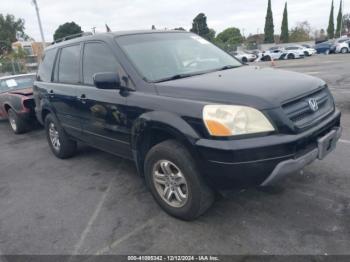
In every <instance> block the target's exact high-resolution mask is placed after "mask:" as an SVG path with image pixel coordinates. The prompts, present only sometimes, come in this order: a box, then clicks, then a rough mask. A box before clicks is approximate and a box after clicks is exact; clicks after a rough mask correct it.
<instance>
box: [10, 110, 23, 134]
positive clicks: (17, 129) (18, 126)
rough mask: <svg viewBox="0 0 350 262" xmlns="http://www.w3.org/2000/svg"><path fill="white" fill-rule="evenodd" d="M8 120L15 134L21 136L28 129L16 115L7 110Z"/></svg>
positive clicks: (12, 111)
mask: <svg viewBox="0 0 350 262" xmlns="http://www.w3.org/2000/svg"><path fill="white" fill-rule="evenodd" d="M7 113H8V120H9V123H10V127H11V129H12V131H13V132H14V133H15V134H17V135H18V134H23V133H24V132H25V131H27V129H28V124H27V123H26V122H25V121H24V120H23V119H22V118H21V117H19V116H18V115H17V113H16V112H15V111H14V110H13V109H12V108H10V109H9V110H8V112H7Z"/></svg>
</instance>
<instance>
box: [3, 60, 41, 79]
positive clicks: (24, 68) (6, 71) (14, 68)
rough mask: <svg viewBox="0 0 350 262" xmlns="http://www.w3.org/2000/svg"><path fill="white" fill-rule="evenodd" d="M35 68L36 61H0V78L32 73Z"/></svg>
mask: <svg viewBox="0 0 350 262" xmlns="http://www.w3.org/2000/svg"><path fill="white" fill-rule="evenodd" d="M37 68H38V62H37V61H36V60H33V61H30V59H29V60H28V59H25V60H15V59H0V76H5V75H18V74H26V73H33V72H36V71H37Z"/></svg>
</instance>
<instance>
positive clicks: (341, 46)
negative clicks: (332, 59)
mask: <svg viewBox="0 0 350 262" xmlns="http://www.w3.org/2000/svg"><path fill="white" fill-rule="evenodd" d="M335 52H336V53H342V54H346V53H349V52H350V39H344V40H339V41H338V42H337V43H336V45H335Z"/></svg>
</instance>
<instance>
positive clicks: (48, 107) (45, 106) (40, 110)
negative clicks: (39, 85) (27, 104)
mask: <svg viewBox="0 0 350 262" xmlns="http://www.w3.org/2000/svg"><path fill="white" fill-rule="evenodd" d="M45 111H48V112H50V113H51V114H53V115H55V116H56V113H55V110H54V109H53V108H52V106H51V105H50V103H49V102H48V101H47V100H46V99H43V100H41V105H40V107H36V108H35V113H36V118H37V119H38V121H39V122H40V123H41V124H42V125H44V121H45V119H44V115H43V114H44V112H45Z"/></svg>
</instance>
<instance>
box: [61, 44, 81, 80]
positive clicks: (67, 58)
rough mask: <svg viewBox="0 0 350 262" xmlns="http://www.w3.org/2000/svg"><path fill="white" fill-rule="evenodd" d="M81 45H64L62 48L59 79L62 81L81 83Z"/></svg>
mask: <svg viewBox="0 0 350 262" xmlns="http://www.w3.org/2000/svg"><path fill="white" fill-rule="evenodd" d="M79 57H80V45H74V46H68V47H64V48H62V50H61V57H60V62H59V73H58V81H59V82H61V83H70V84H77V83H79Z"/></svg>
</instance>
